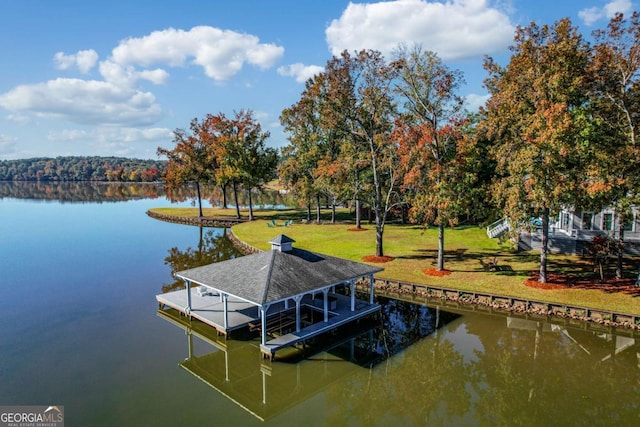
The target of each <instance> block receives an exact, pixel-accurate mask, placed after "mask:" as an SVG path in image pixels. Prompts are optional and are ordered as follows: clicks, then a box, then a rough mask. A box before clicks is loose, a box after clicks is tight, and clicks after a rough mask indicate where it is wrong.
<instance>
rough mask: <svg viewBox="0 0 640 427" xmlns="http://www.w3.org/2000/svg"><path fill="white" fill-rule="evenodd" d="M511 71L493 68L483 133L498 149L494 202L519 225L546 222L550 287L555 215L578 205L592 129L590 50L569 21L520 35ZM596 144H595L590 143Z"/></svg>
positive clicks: (488, 64)
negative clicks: (552, 216)
mask: <svg viewBox="0 0 640 427" xmlns="http://www.w3.org/2000/svg"><path fill="white" fill-rule="evenodd" d="M510 49H511V51H512V52H513V53H512V56H511V59H510V61H509V64H508V65H507V66H506V67H501V66H499V65H498V64H497V63H496V62H495V61H494V60H493V59H492V58H487V59H486V60H485V64H484V66H485V69H486V70H487V71H488V73H489V77H488V78H487V79H486V80H485V85H486V86H487V88H488V89H489V93H490V95H491V98H490V99H489V101H488V102H487V108H486V119H485V120H484V121H483V125H482V126H483V131H485V132H486V135H487V136H488V137H489V138H490V139H491V140H492V141H493V142H494V156H495V159H496V162H497V174H498V176H497V177H496V178H497V179H496V184H495V186H494V187H493V195H494V199H495V200H496V203H497V204H498V205H499V206H500V207H501V208H502V209H503V210H504V212H505V214H506V215H507V216H508V217H509V218H510V219H511V221H512V222H513V223H515V224H519V223H521V222H522V221H523V220H526V219H528V218H530V217H531V215H532V214H533V215H539V216H540V217H541V218H542V246H541V250H540V275H539V281H540V282H541V283H545V282H546V281H547V253H548V233H549V215H550V212H553V211H556V210H558V209H559V208H560V207H562V206H567V205H572V204H573V203H574V202H575V197H576V195H578V194H579V192H578V187H579V181H580V178H581V172H582V171H583V170H584V169H585V165H584V164H583V163H582V161H583V158H582V154H581V149H582V148H581V145H582V143H583V142H584V140H585V138H586V136H585V135H584V134H583V132H584V130H585V129H587V128H588V122H589V118H588V114H586V112H585V109H586V104H587V92H586V78H585V70H586V68H587V64H588V46H587V44H586V43H585V42H584V41H583V38H582V36H581V35H580V34H579V33H578V31H577V29H576V28H574V27H573V26H572V25H571V22H570V21H569V20H568V19H563V20H560V21H558V22H556V23H555V24H554V25H553V26H547V25H544V26H542V27H539V26H538V25H536V24H535V23H531V24H530V25H529V26H528V27H519V28H518V29H517V30H516V35H515V39H514V45H513V46H512V47H511V48H510ZM587 137H588V136H587Z"/></svg>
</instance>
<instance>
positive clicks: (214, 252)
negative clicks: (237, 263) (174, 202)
mask: <svg viewBox="0 0 640 427" xmlns="http://www.w3.org/2000/svg"><path fill="white" fill-rule="evenodd" d="M198 230H199V239H198V247H197V248H195V249H194V248H191V247H189V248H186V249H184V250H180V249H178V248H177V247H173V248H171V249H169V255H167V257H166V258H165V259H164V263H165V265H168V266H170V267H171V275H172V276H174V275H175V273H177V272H178V271H183V270H187V269H189V268H195V267H200V266H202V265H207V264H211V263H214V262H220V261H225V260H228V259H231V258H236V257H238V256H241V255H242V253H241V252H240V251H238V250H237V249H236V248H235V247H234V246H233V244H232V243H231V241H230V240H229V239H228V238H227V229H226V228H222V229H220V228H212V229H208V230H207V231H206V232H205V231H204V229H203V227H199V229H198ZM184 287H185V284H184V282H183V281H182V280H180V279H176V280H175V281H174V282H173V283H170V284H165V285H163V286H162V293H167V292H171V291H174V290H177V289H184Z"/></svg>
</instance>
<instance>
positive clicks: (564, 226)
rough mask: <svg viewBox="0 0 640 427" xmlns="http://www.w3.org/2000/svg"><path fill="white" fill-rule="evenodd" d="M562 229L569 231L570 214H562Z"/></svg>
mask: <svg viewBox="0 0 640 427" xmlns="http://www.w3.org/2000/svg"><path fill="white" fill-rule="evenodd" d="M560 227H561V228H562V229H563V230H568V229H569V212H562V223H561V225H560Z"/></svg>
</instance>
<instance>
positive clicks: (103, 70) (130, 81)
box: [99, 60, 169, 87]
mask: <svg viewBox="0 0 640 427" xmlns="http://www.w3.org/2000/svg"><path fill="white" fill-rule="evenodd" d="M99 68H100V75H102V77H103V78H104V80H105V81H107V82H110V83H113V84H115V85H117V86H126V87H133V86H135V84H136V83H137V82H138V80H148V81H150V82H151V83H154V84H157V85H159V84H164V83H166V81H167V80H168V79H169V73H167V72H166V71H165V70H163V69H160V68H157V69H155V70H142V71H137V70H136V69H135V68H134V67H133V66H130V65H128V66H122V65H120V64H117V63H115V62H113V61H110V60H107V61H102V62H100V67H99Z"/></svg>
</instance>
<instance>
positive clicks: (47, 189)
mask: <svg viewBox="0 0 640 427" xmlns="http://www.w3.org/2000/svg"><path fill="white" fill-rule="evenodd" d="M164 195H165V191H164V187H163V186H162V185H160V184H151V183H145V184H143V183H116V182H22V181H19V182H13V181H12V182H5V181H0V199H2V198H5V197H7V198H14V199H29V200H51V201H54V200H55V201H58V202H61V203H65V202H66V203H78V202H121V201H125V200H140V199H157V198H159V197H164Z"/></svg>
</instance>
